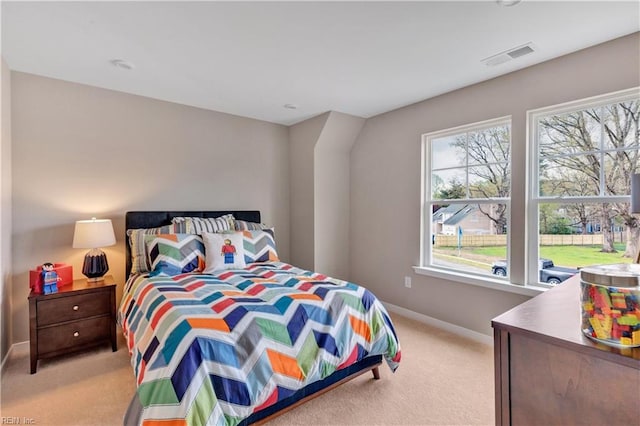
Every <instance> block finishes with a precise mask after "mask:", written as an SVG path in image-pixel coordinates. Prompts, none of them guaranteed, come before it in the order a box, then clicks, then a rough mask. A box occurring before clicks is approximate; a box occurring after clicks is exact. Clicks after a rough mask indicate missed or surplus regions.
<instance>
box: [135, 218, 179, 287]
mask: <svg viewBox="0 0 640 426" xmlns="http://www.w3.org/2000/svg"><path fill="white" fill-rule="evenodd" d="M184 232H186V231H185V225H184V223H182V224H179V223H172V224H171V225H165V226H160V227H157V228H140V229H127V235H128V236H129V247H131V274H141V273H145V272H149V270H150V267H149V256H148V255H147V248H146V245H145V242H144V237H145V235H158V234H176V233H184Z"/></svg>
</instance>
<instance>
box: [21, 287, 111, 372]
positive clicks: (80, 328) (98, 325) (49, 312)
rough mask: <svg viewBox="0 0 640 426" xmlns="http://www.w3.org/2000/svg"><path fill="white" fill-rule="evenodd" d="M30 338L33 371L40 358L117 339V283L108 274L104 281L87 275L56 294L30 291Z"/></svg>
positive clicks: (60, 289) (59, 289) (61, 288)
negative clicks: (90, 281) (93, 281)
mask: <svg viewBox="0 0 640 426" xmlns="http://www.w3.org/2000/svg"><path fill="white" fill-rule="evenodd" d="M29 339H30V352H31V374H34V373H35V372H36V369H37V367H38V360H39V359H42V358H51V357H54V356H58V355H62V354H67V353H70V352H75V351H79V350H82V349H85V348H87V347H90V346H94V345H98V344H100V343H104V342H110V343H111V348H112V350H113V352H116V351H117V350H118V342H117V340H116V284H115V282H114V281H113V277H112V276H110V275H106V276H105V278H104V281H99V282H95V283H89V282H87V280H86V278H84V279H79V280H75V281H73V284H70V285H66V286H63V287H59V288H58V292H57V293H53V294H47V295H44V294H34V293H33V292H32V293H31V294H30V295H29Z"/></svg>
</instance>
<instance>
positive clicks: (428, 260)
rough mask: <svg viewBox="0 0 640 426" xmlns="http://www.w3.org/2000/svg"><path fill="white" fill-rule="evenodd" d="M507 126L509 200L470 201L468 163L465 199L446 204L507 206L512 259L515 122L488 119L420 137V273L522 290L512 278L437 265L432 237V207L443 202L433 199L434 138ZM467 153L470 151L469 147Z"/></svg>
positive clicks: (499, 198) (492, 198) (466, 167)
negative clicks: (511, 234) (511, 282)
mask: <svg viewBox="0 0 640 426" xmlns="http://www.w3.org/2000/svg"><path fill="white" fill-rule="evenodd" d="M505 125H506V126H508V127H509V146H510V151H509V159H508V168H509V197H508V198H505V197H491V198H471V197H469V184H470V182H469V180H468V171H469V168H471V167H472V165H470V164H469V161H468V159H467V162H466V164H465V166H464V168H465V170H466V176H467V181H466V182H465V188H466V191H467V194H466V195H467V196H466V198H463V199H451V200H445V201H446V203H447V204H486V205H489V204H505V205H506V212H505V215H506V221H507V248H506V249H507V256H506V258H507V262H509V261H510V258H511V250H510V246H511V241H510V240H511V238H510V231H511V195H512V188H513V179H512V178H511V175H512V164H513V160H512V149H511V146H512V142H513V135H512V130H513V123H512V116H511V115H507V116H502V117H497V118H493V119H489V120H484V121H479V122H475V123H469V124H464V125H461V126H456V127H452V128H448V129H444V130H438V131H435V132H427V133H423V134H422V136H421V149H422V152H421V167H420V169H421V200H420V201H421V203H420V204H421V214H420V264H419V265H420V266H417V267H415V268H414V270H415V271H416V272H417V273H420V274H426V275H433V276H437V277H441V278H446V279H454V280H456V281H463V282H465V283H469V284H474V285H480V286H483V287H489V288H495V286H496V284H498V285H500V284H504V285H505V286H508V287H521V286H515V285H512V284H510V282H509V275H507V276H506V277H504V278H498V277H494V276H492V275H487V274H481V273H473V272H471V271H462V272H461V271H457V270H455V269H452V268H449V267H446V266H443V265H437V264H434V263H433V252H432V250H431V248H432V243H431V241H432V239H431V238H432V235H433V205H434V204H435V203H436V202H442V201H443V200H439V199H437V200H436V199H433V198H432V194H431V193H432V172H433V170H432V167H431V158H432V144H431V143H430V142H431V141H432V140H433V139H438V138H443V137H447V136H454V135H460V134H463V133H470V132H473V131H480V130H484V129H487V128H492V127H498V126H505ZM466 149H467V152H468V148H466ZM513 290H515V289H513ZM514 292H517V293H521V292H520V291H514ZM524 294H531V293H530V292H525V293H524ZM535 294H537V292H536V293H535Z"/></svg>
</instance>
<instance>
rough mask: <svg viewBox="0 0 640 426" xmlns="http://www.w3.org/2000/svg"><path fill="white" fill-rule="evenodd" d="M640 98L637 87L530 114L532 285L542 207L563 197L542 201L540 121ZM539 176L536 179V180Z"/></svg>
mask: <svg viewBox="0 0 640 426" xmlns="http://www.w3.org/2000/svg"><path fill="white" fill-rule="evenodd" d="M638 97H640V87H634V88H631V89H626V90H620V91H617V92H612V93H607V94H604V95H599V96H593V97H590V98H585V99H579V100H575V101H571V102H565V103H562V104H557V105H551V106H546V107H543V108H537V109H534V110H529V111H527V130H526V132H527V138H526V144H527V146H526V151H527V153H528V155H529V161H528V162H527V170H526V180H527V199H526V201H525V203H526V207H525V224H526V229H525V239H526V241H527V245H526V247H525V259H526V262H525V265H524V266H525V277H526V280H527V281H528V282H537V281H538V279H539V277H538V269H537V266H536V268H533V267H531V265H537V264H538V257H539V254H538V248H539V242H538V236H539V233H540V227H539V225H540V224H539V218H538V206H539V204H540V203H544V202H549V201H550V200H557V199H560V197H555V198H554V197H540V196H539V192H538V191H539V190H538V177H539V176H538V165H539V160H540V158H539V155H538V144H537V133H538V125H537V123H538V119H539V118H540V117H542V116H547V115H550V114H563V113H568V112H573V111H576V110H582V109H587V108H592V107H597V106H600V105H606V104H611V103H616V102H624V101H628V100H632V99H637V98H638ZM534 175H535V176H534ZM601 199H602V197H601V196H593V197H571V198H570V200H571V201H575V202H579V201H585V202H594V201H599V200H601ZM608 199H609V200H611V201H613V202H620V201H624V202H626V201H629V197H609V198H608Z"/></svg>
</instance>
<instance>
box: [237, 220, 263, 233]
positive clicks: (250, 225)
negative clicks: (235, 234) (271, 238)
mask: <svg viewBox="0 0 640 426" xmlns="http://www.w3.org/2000/svg"><path fill="white" fill-rule="evenodd" d="M235 225H236V231H253V230H257V229H269V227H268V226H267V225H265V224H263V223H256V222H247V221H246V220H238V219H236V220H235Z"/></svg>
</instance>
